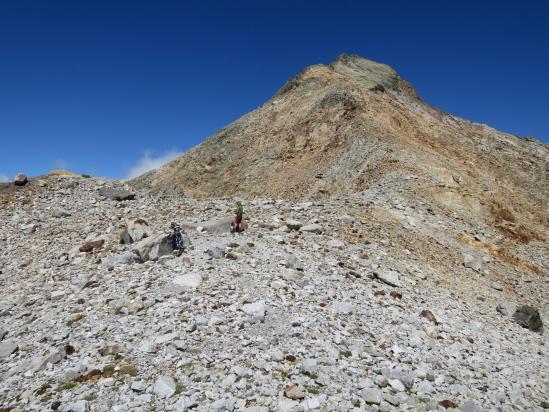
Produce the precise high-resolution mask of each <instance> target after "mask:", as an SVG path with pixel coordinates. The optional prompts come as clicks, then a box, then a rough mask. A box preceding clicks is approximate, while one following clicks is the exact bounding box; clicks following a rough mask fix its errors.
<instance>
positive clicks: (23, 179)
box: [13, 173, 29, 186]
mask: <svg viewBox="0 0 549 412" xmlns="http://www.w3.org/2000/svg"><path fill="white" fill-rule="evenodd" d="M28 181H29V179H28V178H27V176H26V175H25V174H23V173H17V174H16V175H15V179H13V184H14V185H15V186H25V185H26V184H27V182H28Z"/></svg>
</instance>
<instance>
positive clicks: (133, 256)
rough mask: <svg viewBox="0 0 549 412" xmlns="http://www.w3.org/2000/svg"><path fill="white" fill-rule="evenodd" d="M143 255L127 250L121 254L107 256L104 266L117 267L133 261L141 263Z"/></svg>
mask: <svg viewBox="0 0 549 412" xmlns="http://www.w3.org/2000/svg"><path fill="white" fill-rule="evenodd" d="M140 262H141V257H140V256H139V254H138V252H136V251H135V252H134V251H131V252H126V253H122V254H121V255H112V256H109V257H107V258H106V259H105V260H104V262H103V266H104V267H108V268H115V267H117V266H120V265H131V264H133V263H140Z"/></svg>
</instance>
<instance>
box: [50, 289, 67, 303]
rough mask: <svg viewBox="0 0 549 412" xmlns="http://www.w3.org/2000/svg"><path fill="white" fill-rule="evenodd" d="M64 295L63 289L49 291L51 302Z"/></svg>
mask: <svg viewBox="0 0 549 412" xmlns="http://www.w3.org/2000/svg"><path fill="white" fill-rule="evenodd" d="M64 297H65V291H64V290H56V291H53V292H51V293H50V300H52V301H53V302H55V301H58V300H61V299H63V298H64Z"/></svg>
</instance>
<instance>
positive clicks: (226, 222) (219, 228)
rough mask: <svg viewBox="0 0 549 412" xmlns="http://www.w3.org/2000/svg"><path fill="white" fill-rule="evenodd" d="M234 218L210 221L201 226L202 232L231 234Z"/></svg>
mask: <svg viewBox="0 0 549 412" xmlns="http://www.w3.org/2000/svg"><path fill="white" fill-rule="evenodd" d="M232 221H233V218H232V217H225V218H223V219H214V220H209V221H207V222H205V223H204V224H202V225H201V227H202V230H203V231H205V232H208V233H212V234H221V233H230V232H231V222H232Z"/></svg>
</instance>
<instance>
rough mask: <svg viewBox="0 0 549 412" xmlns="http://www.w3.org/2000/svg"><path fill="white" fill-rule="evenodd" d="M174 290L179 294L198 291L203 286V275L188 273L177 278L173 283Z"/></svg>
mask: <svg viewBox="0 0 549 412" xmlns="http://www.w3.org/2000/svg"><path fill="white" fill-rule="evenodd" d="M172 283H173V286H174V290H175V291H177V293H181V292H183V291H191V290H195V289H197V288H198V287H199V286H200V285H201V284H202V275H200V274H199V273H187V274H185V275H180V276H176V277H175V278H174V279H173V281H172Z"/></svg>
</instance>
